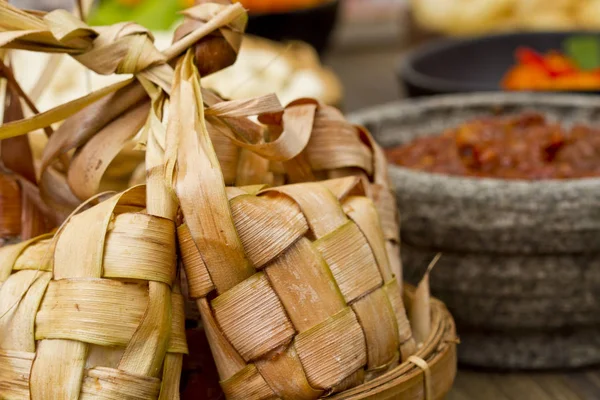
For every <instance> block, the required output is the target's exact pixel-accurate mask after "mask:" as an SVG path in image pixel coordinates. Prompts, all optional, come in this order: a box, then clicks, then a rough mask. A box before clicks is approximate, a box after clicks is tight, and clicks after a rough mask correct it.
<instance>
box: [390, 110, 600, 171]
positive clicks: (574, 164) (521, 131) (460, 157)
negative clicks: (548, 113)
mask: <svg viewBox="0 0 600 400" xmlns="http://www.w3.org/2000/svg"><path fill="white" fill-rule="evenodd" d="M386 153H387V156H388V159H389V160H390V161H391V162H393V163H395V164H397V165H401V166H404V167H407V168H411V169H415V170H421V171H427V172H432V173H439V174H447V175H460V176H470V177H489V178H500V179H526V180H537V179H573V178H585V177H597V176H600V130H599V129H594V128H591V127H588V126H583V125H577V126H574V127H572V128H570V129H565V128H564V127H562V126H561V125H560V124H556V123H551V122H549V121H547V120H546V119H545V118H544V117H543V116H542V115H539V114H535V113H527V114H522V115H519V116H516V117H503V118H500V117H486V118H481V119H477V120H473V121H470V122H467V123H464V124H463V125H461V126H459V127H457V128H455V129H450V130H447V131H445V132H443V133H442V134H441V135H437V136H427V137H422V138H418V139H416V140H414V141H413V142H411V143H408V144H405V145H402V146H398V147H395V148H391V149H386Z"/></svg>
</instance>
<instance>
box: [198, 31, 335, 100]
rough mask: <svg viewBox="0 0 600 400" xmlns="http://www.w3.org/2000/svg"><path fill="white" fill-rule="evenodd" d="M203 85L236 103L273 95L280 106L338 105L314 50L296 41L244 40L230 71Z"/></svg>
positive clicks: (331, 81)
mask: <svg viewBox="0 0 600 400" xmlns="http://www.w3.org/2000/svg"><path fill="white" fill-rule="evenodd" d="M203 84H204V85H206V86H207V87H209V88H211V89H214V90H216V91H217V92H218V93H220V94H221V95H223V96H224V97H227V98H232V99H240V98H249V97H255V96H260V95H264V94H268V93H275V94H277V96H278V97H279V99H280V100H281V102H282V103H283V104H287V103H289V102H290V101H292V100H294V99H297V98H300V97H313V98H316V99H317V100H319V101H322V102H323V103H326V104H330V105H339V103H340V102H341V99H342V86H341V83H340V81H339V79H338V78H337V76H336V75H335V74H334V73H333V72H332V71H331V70H330V69H328V68H327V67H324V66H322V65H321V63H320V61H319V57H318V55H317V53H316V52H315V50H314V49H313V48H312V47H311V46H310V45H308V44H306V43H303V42H298V41H292V42H288V43H283V44H282V43H277V42H273V41H270V40H267V39H262V38H258V37H253V36H246V37H245V38H244V41H243V42H242V48H241V50H240V53H239V55H238V59H237V61H236V62H235V64H233V65H232V66H231V67H229V68H226V69H224V70H222V71H219V72H217V73H216V74H213V75H210V76H207V77H205V78H203Z"/></svg>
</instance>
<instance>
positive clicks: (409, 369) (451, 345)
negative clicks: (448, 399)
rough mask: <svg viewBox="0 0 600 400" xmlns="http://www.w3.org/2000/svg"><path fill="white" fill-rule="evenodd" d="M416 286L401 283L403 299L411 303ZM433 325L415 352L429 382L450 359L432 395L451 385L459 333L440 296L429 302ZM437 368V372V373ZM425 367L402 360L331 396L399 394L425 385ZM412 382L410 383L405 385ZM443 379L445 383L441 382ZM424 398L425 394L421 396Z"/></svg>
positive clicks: (348, 398)
mask: <svg viewBox="0 0 600 400" xmlns="http://www.w3.org/2000/svg"><path fill="white" fill-rule="evenodd" d="M414 292H415V288H414V287H413V286H411V285H409V284H404V299H405V302H406V304H410V303H411V302H412V300H413V299H414ZM431 318H432V329H431V334H430V335H429V338H428V339H427V340H426V341H425V343H423V345H422V346H421V348H420V349H419V351H418V352H417V353H416V354H415V356H416V357H419V358H421V359H423V360H425V361H426V362H427V364H428V366H429V368H430V370H431V372H432V375H431V380H432V381H433V382H432V386H435V382H436V380H439V374H440V370H439V369H436V368H435V366H438V365H443V364H447V363H450V368H447V369H446V370H444V369H442V370H441V372H442V373H443V374H447V375H449V376H451V379H447V380H446V382H443V381H441V380H440V381H441V382H442V385H441V386H440V387H438V388H437V391H436V390H434V393H432V396H434V397H433V398H436V399H437V398H444V396H445V395H446V394H447V393H448V392H449V391H450V389H451V388H452V384H453V382H454V378H455V376H456V369H457V361H456V360H457V358H456V344H457V342H458V337H457V335H456V326H455V323H454V319H453V318H452V315H451V314H450V312H449V311H448V309H447V308H446V306H445V305H444V303H442V302H441V301H440V300H438V299H435V298H432V303H431ZM436 371H437V373H436ZM424 379H425V377H424V371H423V370H422V369H421V368H420V367H418V366H417V365H415V364H413V363H412V362H410V361H404V362H403V363H402V364H400V365H398V366H397V367H395V368H394V369H392V370H390V371H388V372H386V373H385V374H383V375H381V376H379V377H377V378H375V379H373V380H371V381H369V382H365V383H363V384H362V385H359V386H356V387H354V388H351V389H348V390H345V391H343V392H341V393H338V394H336V395H334V396H332V397H331V399H338V400H341V399H344V400H351V399H366V398H377V397H376V396H384V398H388V397H389V396H391V395H393V396H394V398H399V397H397V396H401V395H402V393H403V392H406V391H408V390H410V389H411V387H412V386H415V385H424ZM408 382H412V383H413V384H412V385H408V384H407V383H408ZM444 383H445V384H444ZM423 398H424V397H423Z"/></svg>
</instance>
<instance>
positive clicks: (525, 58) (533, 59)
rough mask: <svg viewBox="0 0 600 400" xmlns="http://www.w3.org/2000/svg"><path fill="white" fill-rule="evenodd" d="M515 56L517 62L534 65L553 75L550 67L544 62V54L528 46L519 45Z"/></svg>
mask: <svg viewBox="0 0 600 400" xmlns="http://www.w3.org/2000/svg"><path fill="white" fill-rule="evenodd" d="M515 56H516V58H517V60H518V61H519V63H521V64H525V65H535V66H537V67H539V68H540V69H542V70H543V71H544V72H545V73H546V74H548V75H551V76H553V75H554V73H553V71H552V69H551V68H550V67H549V66H548V64H546V60H545V59H544V56H543V55H541V54H540V53H538V52H537V51H535V50H533V49H530V48H528V47H519V48H518V49H517V51H516V52H515Z"/></svg>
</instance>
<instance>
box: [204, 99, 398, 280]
mask: <svg viewBox="0 0 600 400" xmlns="http://www.w3.org/2000/svg"><path fill="white" fill-rule="evenodd" d="M306 104H314V105H315V106H316V107H315V111H314V117H313V123H312V128H311V129H310V133H309V135H308V140H307V142H306V146H305V147H304V149H303V151H302V152H301V153H300V154H299V155H297V156H296V157H294V158H292V159H291V160H289V161H285V162H276V161H269V160H267V159H266V158H263V157H261V156H260V155H258V154H256V153H255V152H253V151H252V150H251V149H246V148H241V147H239V146H237V145H236V144H235V143H233V142H232V141H231V140H230V139H228V138H227V137H225V136H224V135H222V134H221V133H219V132H218V131H215V130H214V128H213V125H212V124H211V122H212V121H213V120H211V118H210V117H209V118H208V121H207V122H208V128H209V132H210V134H211V140H212V142H213V145H214V147H215V151H216V153H217V157H218V158H219V162H220V164H221V169H222V171H223V177H224V179H225V183H226V184H227V185H235V186H246V185H255V184H268V185H283V184H288V183H300V182H313V181H320V180H325V179H332V178H339V177H344V176H358V177H360V178H361V180H362V184H363V189H364V191H365V195H366V196H367V197H369V198H370V199H371V200H373V202H374V203H375V206H376V208H377V211H378V213H379V215H380V220H381V222H382V228H383V232H384V235H385V239H386V241H387V243H386V246H387V250H388V259H389V262H390V263H391V268H392V272H393V273H394V275H396V277H397V278H398V280H399V282H400V284H402V265H401V261H400V250H399V240H400V228H399V222H398V208H397V207H396V199H395V195H394V192H393V190H391V187H390V181H389V178H388V167H387V159H386V158H385V155H384V153H383V151H382V149H381V147H379V145H378V144H377V143H376V142H375V140H374V139H373V138H372V136H371V135H370V133H369V132H368V131H367V130H366V129H364V128H362V127H360V126H356V125H353V124H351V123H350V122H348V121H347V120H346V119H345V117H344V115H343V114H342V113H341V111H339V110H338V109H336V108H335V107H332V106H327V105H323V104H319V103H318V102H316V101H315V100H312V99H300V100H297V101H294V102H292V103H290V104H289V105H288V106H287V107H286V108H285V110H284V112H283V113H282V114H277V115H272V114H269V115H262V116H260V117H259V119H260V121H261V122H262V123H263V124H264V125H265V126H266V128H267V130H266V133H265V136H266V137H267V139H268V140H270V141H273V140H276V139H277V138H278V136H279V135H280V134H281V132H282V131H284V130H285V129H286V127H288V125H286V122H289V123H290V124H291V123H293V122H295V121H291V120H290V118H286V116H287V115H291V114H293V112H294V109H296V108H299V107H301V106H303V105H306ZM211 128H213V129H211Z"/></svg>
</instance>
